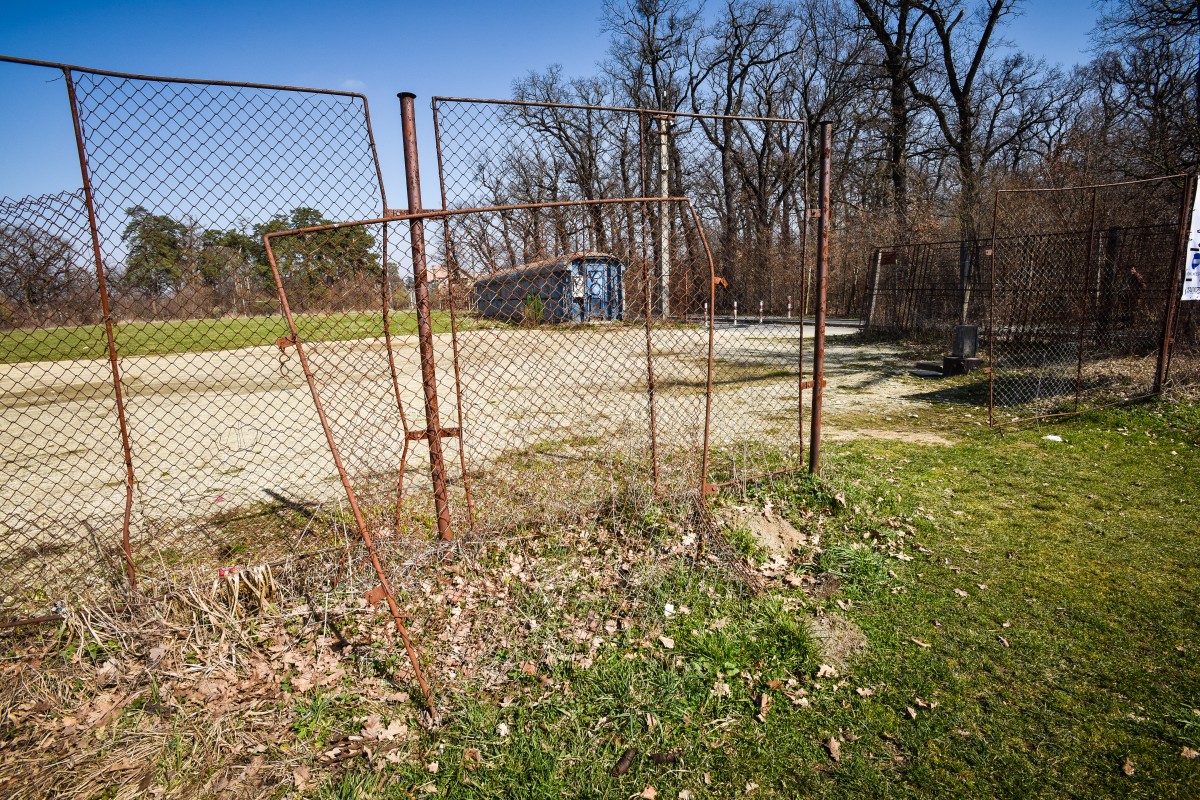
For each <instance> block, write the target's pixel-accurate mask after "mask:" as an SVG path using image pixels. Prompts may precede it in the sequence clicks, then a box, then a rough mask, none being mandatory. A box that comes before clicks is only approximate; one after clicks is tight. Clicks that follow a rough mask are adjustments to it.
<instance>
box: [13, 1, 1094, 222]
mask: <svg viewBox="0 0 1200 800" xmlns="http://www.w3.org/2000/svg"><path fill="white" fill-rule="evenodd" d="M709 5H713V3H711V2H710V3H709ZM350 9H353V10H350ZM600 15H601V3H600V0H586V1H585V2H578V1H575V2H563V0H557V2H556V1H555V0H507V1H504V0H502V1H501V2H495V1H493V2H479V1H477V0H441V2H436V1H435V2H424V3H419V4H418V3H413V2H411V0H407V1H406V0H393V2H389V3H376V2H363V3H357V4H345V5H335V4H333V3H315V2H305V0H293V1H292V2H288V3H283V2H275V0H271V1H270V2H263V1H262V0H243V2H232V1H231V0H209V2H204V3H179V2H161V1H160V2H147V1H146V0H125V1H124V2H112V1H111V0H93V1H92V2H88V3H82V2H76V0H59V2H46V1H45V0H35V1H34V2H14V0H0V53H3V54H6V55H14V56H22V57H25V58H35V59H43V60H47V61H62V62H67V63H71V64H77V65H80V66H86V67H94V68H98V69H108V70H115V71H122V72H133V73H140V74H152V75H165V76H181V77H192V78H212V79H221V80H240V81H248V82H258V83H279V84H288V85H294V86H307V87H315V88H329V89H349V90H352V91H358V92H363V93H365V94H366V95H367V97H368V100H369V102H370V105H371V113H372V119H373V122H374V126H375V133H376V141H377V145H378V148H379V151H380V157H381V160H382V166H383V170H384V180H385V184H386V185H387V186H388V187H389V198H390V199H391V201H392V204H393V205H403V200H402V190H403V163H402V156H401V151H400V139H399V106H398V103H397V101H396V92H398V91H411V92H415V93H416V94H417V95H418V99H417V109H418V115H419V122H420V127H419V130H418V133H419V135H420V137H421V144H422V147H423V150H422V159H421V169H422V178H423V180H422V184H423V186H424V190H423V191H424V194H425V205H426V206H436V205H438V203H437V194H436V185H437V184H436V172H435V170H436V164H435V162H433V160H432V156H433V146H432V142H433V137H432V126H431V123H430V119H429V98H430V97H431V96H432V95H435V94H441V95H466V96H472V97H507V96H508V95H509V93H510V87H511V84H512V81H513V79H514V78H516V77H519V76H521V75H524V74H525V73H526V72H528V71H529V70H531V69H539V70H540V69H544V68H545V67H546V66H548V65H550V64H554V63H558V64H562V65H563V67H564V70H565V71H566V72H567V73H568V74H571V75H576V74H586V73H588V72H590V71H592V70H593V68H594V65H595V64H596V62H597V61H599V60H601V59H602V58H604V55H605V50H606V47H607V41H606V39H605V37H604V36H603V34H602V33H601V30H600V21H599V20H600ZM1094 19H1095V9H1094V8H1093V7H1092V4H1091V0H1061V1H1059V2H1052V1H1051V0H1031V1H1030V2H1027V4H1026V6H1025V9H1024V13H1023V14H1022V16H1021V17H1019V18H1017V19H1016V20H1015V21H1014V22H1013V23H1012V24H1011V25H1010V26H1009V28H1008V30H1007V34H1006V35H1007V38H1008V39H1009V40H1010V41H1012V43H1013V44H1015V45H1016V46H1018V47H1020V48H1021V49H1024V50H1026V51H1029V52H1031V53H1033V54H1034V55H1038V56H1043V57H1045V58H1046V59H1047V60H1048V61H1051V62H1055V63H1061V64H1064V65H1066V66H1070V65H1071V64H1074V63H1076V62H1080V61H1084V60H1086V59H1087V54H1086V52H1085V50H1086V48H1087V34H1088V31H1089V30H1090V29H1091V27H1092V24H1093V20H1094ZM50 77H52V75H50V74H48V73H47V72H45V71H41V70H34V69H31V68H20V67H13V66H10V65H3V64H0V108H4V109H5V110H4V114H3V122H0V153H3V155H2V156H0V196H9V197H19V196H23V195H28V194H41V193H48V192H57V191H61V190H63V189H73V188H77V187H78V185H79V170H78V165H77V162H75V160H74V158H75V155H74V142H73V140H72V138H71V130H70V120H69V116H68V111H67V107H66V99H65V90H64V89H63V87H62V82H61V80H59V81H54V82H47V79H48V78H50Z"/></svg>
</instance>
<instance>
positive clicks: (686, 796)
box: [679, 789, 692, 800]
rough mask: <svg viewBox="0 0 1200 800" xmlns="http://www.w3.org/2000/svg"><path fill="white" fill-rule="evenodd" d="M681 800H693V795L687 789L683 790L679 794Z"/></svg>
mask: <svg viewBox="0 0 1200 800" xmlns="http://www.w3.org/2000/svg"><path fill="white" fill-rule="evenodd" d="M679 800H692V793H691V792H689V791H688V790H687V789H682V790H680V792H679Z"/></svg>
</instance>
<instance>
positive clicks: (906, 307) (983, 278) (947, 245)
mask: <svg viewBox="0 0 1200 800" xmlns="http://www.w3.org/2000/svg"><path fill="white" fill-rule="evenodd" d="M983 251H984V247H981V246H980V245H978V244H971V243H964V242H959V241H947V242H919V243H909V244H900V245H892V246H890V247H886V248H882V249H881V250H879V251H877V252H876V253H875V255H874V258H873V260H874V262H875V263H874V264H872V267H871V270H870V271H869V272H868V282H869V285H868V287H867V291H866V303H865V311H864V315H863V327H864V329H865V330H868V331H873V332H878V333H884V334H889V335H893V336H899V337H904V338H911V339H916V340H920V341H929V342H933V343H937V344H940V345H943V346H949V344H950V343H951V342H953V341H954V329H955V327H956V326H957V325H959V324H968V325H972V324H974V325H980V326H983V325H984V324H986V322H987V301H988V281H987V263H986V262H987V259H986V257H985V256H983ZM964 275H965V276H966V279H967V280H966V283H965V285H966V287H967V292H966V294H965V295H964V292H963V286H964V282H963V278H964ZM964 305H965V308H966V314H965V315H964V314H963V310H964ZM981 336H982V330H981Z"/></svg>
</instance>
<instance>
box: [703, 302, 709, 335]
mask: <svg viewBox="0 0 1200 800" xmlns="http://www.w3.org/2000/svg"><path fill="white" fill-rule="evenodd" d="M704 327H705V328H706V329H707V328H708V303H707V302H705V303H704Z"/></svg>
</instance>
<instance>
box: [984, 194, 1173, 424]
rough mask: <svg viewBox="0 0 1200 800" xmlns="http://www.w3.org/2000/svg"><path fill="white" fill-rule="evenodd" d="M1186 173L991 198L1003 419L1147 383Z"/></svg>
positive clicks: (1155, 370) (997, 379) (995, 403)
mask: <svg viewBox="0 0 1200 800" xmlns="http://www.w3.org/2000/svg"><path fill="white" fill-rule="evenodd" d="M1186 187H1187V181H1186V178H1185V176H1182V175H1180V176H1172V177H1167V178H1160V179H1154V180H1147V181H1135V182H1127V183H1119V184H1111V185H1103V186H1088V187H1078V188H1071V189H1065V190H1003V191H1000V192H998V193H997V199H996V223H995V231H996V239H995V242H996V243H995V247H994V256H993V264H992V276H991V280H992V288H991V318H992V327H991V333H992V336H991V342H990V349H991V366H992V373H991V394H992V403H991V414H992V419H993V422H995V423H997V424H1004V423H1008V422H1013V421H1019V420H1021V419H1029V418H1031V417H1039V416H1045V415H1054V414H1062V413H1074V412H1077V411H1080V410H1083V409H1086V408H1089V407H1095V406H1099V405H1106V404H1111V403H1114V402H1123V401H1127V400H1130V399H1134V398H1137V397H1144V396H1147V395H1150V394H1152V393H1154V392H1155V391H1157V390H1158V389H1159V384H1158V376H1159V369H1160V358H1161V357H1166V356H1168V355H1169V342H1168V341H1167V340H1165V339H1164V332H1165V324H1166V322H1167V314H1168V310H1169V309H1170V308H1171V307H1172V306H1175V305H1177V304H1178V297H1177V296H1176V292H1174V291H1173V290H1172V286H1173V277H1174V275H1175V273H1176V272H1177V271H1178V269H1179V266H1180V263H1181V262H1180V253H1181V251H1180V247H1181V244H1180V213H1181V207H1182V205H1183V203H1184V199H1185V196H1186V194H1187V191H1186Z"/></svg>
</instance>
